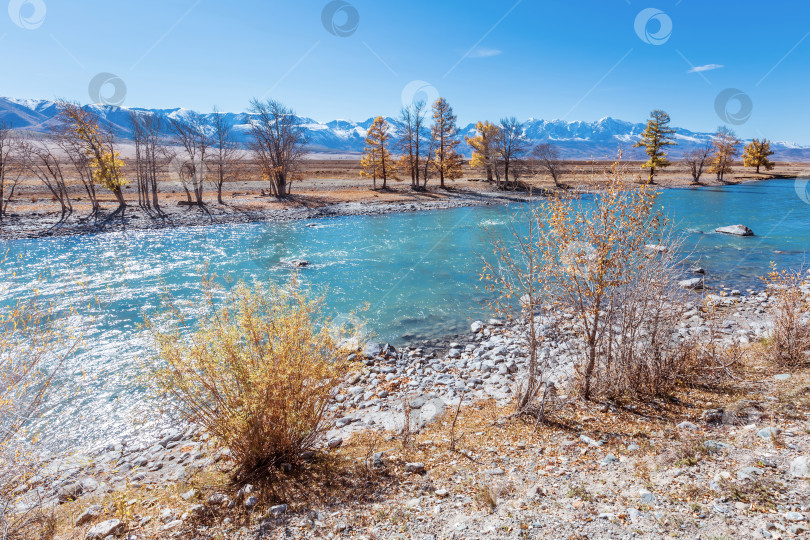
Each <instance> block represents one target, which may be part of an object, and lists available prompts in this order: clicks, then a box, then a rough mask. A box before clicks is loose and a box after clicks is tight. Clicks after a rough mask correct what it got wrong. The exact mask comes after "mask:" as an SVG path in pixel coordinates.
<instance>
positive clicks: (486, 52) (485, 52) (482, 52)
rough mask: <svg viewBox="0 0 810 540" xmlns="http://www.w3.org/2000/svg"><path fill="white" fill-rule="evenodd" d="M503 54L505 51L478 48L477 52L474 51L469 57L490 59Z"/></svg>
mask: <svg viewBox="0 0 810 540" xmlns="http://www.w3.org/2000/svg"><path fill="white" fill-rule="evenodd" d="M501 52H503V51H500V50H498V49H486V48H483V47H478V48H476V49H475V50H473V52H471V53H470V55H469V56H470V58H489V57H491V56H498V55H499V54H501Z"/></svg>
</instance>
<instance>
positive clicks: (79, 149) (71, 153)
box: [54, 125, 101, 218]
mask: <svg viewBox="0 0 810 540" xmlns="http://www.w3.org/2000/svg"><path fill="white" fill-rule="evenodd" d="M63 128H64V126H62V125H59V126H57V127H56V129H55V130H54V135H55V137H54V141H55V142H56V145H57V146H59V148H60V149H61V150H62V152H63V153H64V154H65V155H66V156H67V158H68V161H70V163H71V165H73V168H74V169H75V170H76V174H77V175H78V177H79V180H80V181H81V183H82V186H83V187H84V191H85V192H86V193H87V199H88V200H89V201H90V215H89V216H88V218H91V217H92V218H94V217H96V216H98V212H99V210H100V209H101V207H100V205H99V203H98V196H97V195H96V185H95V184H94V183H93V171H92V169H91V168H90V158H88V157H87V154H86V153H85V151H84V148H83V146H82V144H81V143H80V142H79V141H78V140H76V139H75V138H74V137H71V136H70V135H69V134H68V133H67V132H66V130H65V129H63Z"/></svg>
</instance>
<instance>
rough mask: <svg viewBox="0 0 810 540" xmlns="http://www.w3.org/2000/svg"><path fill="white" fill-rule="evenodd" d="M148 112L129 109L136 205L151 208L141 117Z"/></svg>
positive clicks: (143, 127) (144, 135)
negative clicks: (133, 149)
mask: <svg viewBox="0 0 810 540" xmlns="http://www.w3.org/2000/svg"><path fill="white" fill-rule="evenodd" d="M146 114H148V113H141V112H137V111H130V113H129V121H130V123H131V124H132V140H133V142H134V143H135V180H136V183H137V186H138V206H140V207H141V208H143V209H144V210H146V211H149V210H150V209H151V204H150V201H149V185H150V184H149V168H148V167H147V165H146V129H145V126H144V120H143V117H144V116H145V115H146Z"/></svg>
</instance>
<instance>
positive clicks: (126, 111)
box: [0, 97, 810, 161]
mask: <svg viewBox="0 0 810 540" xmlns="http://www.w3.org/2000/svg"><path fill="white" fill-rule="evenodd" d="M86 107H87V108H90V109H92V110H94V111H95V112H97V113H98V114H99V115H100V116H101V117H102V118H104V119H105V120H106V121H107V122H109V123H110V124H111V125H112V127H113V130H114V131H115V133H116V135H117V136H119V137H121V138H123V139H131V137H132V131H131V127H130V120H129V115H130V111H139V112H146V113H153V114H159V115H162V116H166V117H168V118H182V117H183V116H185V115H187V114H189V113H190V112H191V111H190V110H189V109H183V108H176V109H139V108H121V107H109V106H99V105H87V106H86ZM57 112H58V111H57V107H56V103H55V102H53V101H47V100H35V99H16V98H3V97H0V120H2V121H4V122H6V123H7V124H11V125H12V126H13V127H14V128H17V129H22V130H26V131H33V132H38V133H44V132H47V131H48V130H49V129H50V128H51V127H52V126H53V125H54V124H55V123H56V119H55V116H56V114H57ZM225 115H226V119H227V121H228V122H230V123H232V124H233V126H234V133H235V134H236V137H237V139H238V140H239V141H240V142H241V143H243V144H244V143H247V142H248V141H249V139H250V128H249V118H250V117H249V115H248V114H247V113H225ZM205 116H211V115H210V114H206V115H205ZM373 120H374V119H373V118H369V119H367V120H364V121H362V122H354V121H351V120H332V121H331V122H326V123H323V122H318V121H316V120H313V119H311V118H305V117H302V118H301V123H302V125H303V126H304V128H305V129H306V130H307V133H308V135H309V137H310V147H311V149H312V151H313V152H323V153H347V152H362V150H363V146H364V143H363V139H364V137H365V136H366V130H367V129H368V128H369V126H370V125H371V123H372V122H373ZM387 120H388V121H389V123H392V124H393V122H394V120H393V119H391V118H387ZM523 125H524V130H525V134H526V137H527V138H528V139H529V140H530V141H531V143H532V144H537V143H540V142H551V143H553V144H555V145H556V146H557V147H558V148H559V150H560V154H561V155H562V157H565V158H568V159H612V158H614V157H615V156H616V155H617V152H618V150H619V149H620V148H621V150H622V152H623V154H624V157H625V158H626V159H642V158H645V156H644V152H643V150H642V149H640V148H633V144H634V143H635V142H636V141H638V139H639V135H640V133H641V132H642V131H643V130H644V123H643V122H639V123H631V122H626V121H624V120H618V119H615V118H610V117H606V118H602V119H601V120H597V121H596V122H583V121H573V122H567V121H564V120H541V119H534V118H530V119H529V120H527V121H526V122H525V123H524V124H523ZM676 130H677V132H676V135H675V138H676V140H677V142H678V145H677V146H673V147H671V148H670V155H671V157H673V158H678V157H680V156H682V155H683V154H684V153H685V152H687V151H689V150H691V149H693V148H695V147H697V146H700V145H702V144H704V143H705V142H706V141H708V140H710V139H711V137H712V134H711V133H697V132H692V131H689V130H687V129H683V128H676ZM460 133H461V134H462V135H469V136H472V135H474V134H475V124H469V125H467V126H463V127H460ZM771 148H772V149H773V150H774V151H775V152H776V154H775V158H776V159H782V160H795V161H807V160H810V147H807V146H801V145H798V144H796V143H793V142H777V141H773V142H772V144H771ZM460 149H461V151H462V153H464V154H465V155H468V156H469V154H470V148H469V147H468V146H467V145H466V144H465V143H463V142H462V144H461V146H460Z"/></svg>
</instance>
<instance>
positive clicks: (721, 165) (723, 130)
mask: <svg viewBox="0 0 810 540" xmlns="http://www.w3.org/2000/svg"><path fill="white" fill-rule="evenodd" d="M712 144H713V145H714V154H713V155H712V164H711V168H710V169H709V170H710V171H711V172H713V173H715V174H716V175H717V181H718V182H724V181H725V177H726V173H730V172H732V168H731V166H732V165H733V163H734V158H735V157H737V156H738V155H740V145H741V144H742V141H741V140H740V139H738V138H737V134H736V133H734V131H732V130H730V129H729V128H727V127H726V126H721V127H719V128H718V129H717V133H716V134H715V135H714V138H713V139H712Z"/></svg>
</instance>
